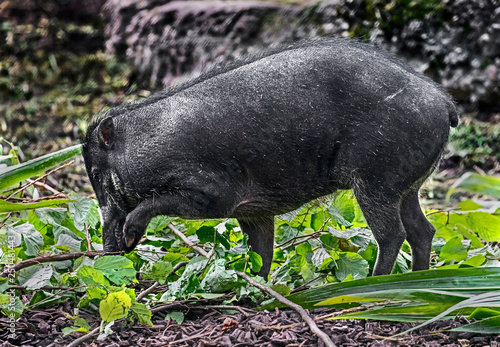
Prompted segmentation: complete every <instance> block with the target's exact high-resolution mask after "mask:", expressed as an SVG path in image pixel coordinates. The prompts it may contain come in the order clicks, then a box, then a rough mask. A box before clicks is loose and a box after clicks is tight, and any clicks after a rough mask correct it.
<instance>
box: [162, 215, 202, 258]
mask: <svg viewBox="0 0 500 347" xmlns="http://www.w3.org/2000/svg"><path fill="white" fill-rule="evenodd" d="M168 227H169V228H170V230H172V232H173V233H174V234H175V235H177V236H178V237H179V238H180V239H181V240H182V241H183V242H184V243H185V244H186V245H188V246H189V247H191V248H192V249H194V250H195V251H196V252H198V253H200V254H201V255H203V256H205V257H207V258H208V257H209V256H210V255H209V253H208V252H207V251H205V250H204V249H203V248H201V247H200V246H197V245H195V244H194V243H193V242H191V240H189V239H188V238H187V237H186V235H184V234H183V233H181V232H180V230H179V229H177V228H176V227H175V226H174V225H173V224H172V223H170V224H169V225H168Z"/></svg>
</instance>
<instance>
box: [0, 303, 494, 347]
mask: <svg viewBox="0 0 500 347" xmlns="http://www.w3.org/2000/svg"><path fill="white" fill-rule="evenodd" d="M68 308H69V307H64V305H60V307H58V308H50V309H46V310H43V311H30V312H29V314H25V315H23V316H22V317H21V318H20V320H19V321H18V322H17V323H16V338H15V339H8V337H7V335H8V334H9V332H8V330H7V328H8V322H7V320H6V319H5V317H3V318H1V319H0V347H10V346H26V347H28V346H34V347H35V346H36V347H40V346H66V345H68V344H69V343H71V342H72V341H74V340H75V339H76V338H78V337H80V336H82V335H83V333H73V334H71V335H68V336H63V334H62V332H61V330H62V329H63V328H64V327H67V326H72V325H73V321H72V320H71V319H68V318H66V316H65V314H68V313H69V312H71V311H67V310H66V309H68ZM331 312H333V310H328V309H318V310H315V311H312V312H311V315H312V316H313V317H319V316H322V315H325V314H328V313H331ZM167 313H168V312H165V311H163V312H157V313H155V314H154V315H153V319H152V321H153V324H154V327H150V326H145V325H138V324H136V325H134V326H126V324H125V322H123V324H120V323H119V322H118V323H116V324H115V325H114V326H113V328H112V329H113V331H114V333H113V334H112V335H110V336H108V337H107V338H105V339H104V340H102V341H98V340H97V336H93V338H92V339H89V340H87V341H85V342H84V343H82V344H81V345H80V346H107V347H118V346H146V347H155V346H176V347H177V346H197V347H203V346H232V347H243V346H276V347H278V346H289V347H292V346H297V347H298V346H324V344H323V343H322V341H319V340H318V339H317V337H316V336H314V335H313V334H312V333H311V332H310V330H309V328H308V327H307V326H306V325H305V324H303V323H302V321H301V319H300V318H299V316H298V314H297V313H295V312H294V311H290V310H274V311H271V312H267V311H263V312H251V311H249V310H248V311H247V310H244V311H242V313H235V314H223V313H221V312H219V311H218V310H213V309H202V310H201V309H199V308H190V309H189V311H187V312H185V314H186V316H185V320H184V322H183V323H182V324H181V325H178V324H177V323H176V322H174V321H171V320H165V319H164V317H165V315H166V314H167ZM80 317H82V318H84V319H86V321H87V322H88V323H89V324H90V325H91V326H92V328H95V327H97V326H98V325H99V322H98V319H97V316H96V315H95V314H90V313H86V312H85V311H80ZM460 325H462V324H461V323H460V322H459V321H455V320H453V321H450V320H448V321H440V322H436V323H434V324H431V325H429V326H427V327H424V328H422V329H419V330H416V331H413V332H411V333H409V334H407V335H405V336H404V337H397V338H391V336H393V335H395V334H397V333H399V332H402V331H404V330H406V329H408V328H411V327H413V326H415V324H408V323H394V322H378V321H363V320H336V321H331V320H322V321H319V322H318V326H319V327H320V328H321V329H322V330H323V331H324V332H326V333H327V334H328V335H329V336H330V337H331V339H332V340H333V341H334V342H335V344H336V345H337V346H436V347H437V346H449V347H452V346H453V347H466V346H490V347H500V336H497V335H481V334H475V333H463V332H460V333H459V332H450V331H446V330H449V329H452V328H455V327H458V326H460ZM279 326H281V327H279ZM384 337H385V338H384ZM387 337H388V338H387Z"/></svg>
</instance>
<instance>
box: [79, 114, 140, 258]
mask: <svg viewBox="0 0 500 347" xmlns="http://www.w3.org/2000/svg"><path fill="white" fill-rule="evenodd" d="M119 127H120V125H119V122H118V121H117V118H115V117H112V116H109V117H106V118H102V119H100V120H98V121H97V122H95V123H94V124H92V125H91V126H90V127H89V128H88V130H87V134H86V137H85V141H84V143H83V152H82V154H83V158H84V160H85V167H86V169H87V174H88V175H89V178H90V182H91V183H92V187H93V188H94V191H95V193H96V196H97V200H98V201H99V206H100V214H101V222H102V230H103V246H104V251H106V252H120V251H125V252H130V251H131V250H132V249H134V247H135V246H136V245H137V242H138V241H139V239H140V237H141V236H142V234H140V235H139V234H138V235H128V237H126V236H125V235H124V232H123V225H124V224H125V219H126V217H127V215H128V214H129V213H130V212H131V211H132V210H133V209H134V208H135V206H137V204H138V200H137V196H134V194H132V192H133V191H134V190H133V189H132V187H131V182H130V181H131V180H130V179H129V177H128V167H127V162H126V156H125V149H124V146H125V141H124V139H123V138H122V136H123V133H122V131H119Z"/></svg>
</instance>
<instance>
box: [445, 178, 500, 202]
mask: <svg viewBox="0 0 500 347" xmlns="http://www.w3.org/2000/svg"><path fill="white" fill-rule="evenodd" d="M457 188H460V189H465V190H468V191H470V192H475V193H479V194H483V195H489V196H492V197H494V198H497V199H500V177H494V176H484V175H480V174H477V173H474V172H466V173H465V174H463V175H462V177H460V179H458V180H457V181H456V182H455V183H454V184H453V185H452V186H451V188H450V189H449V190H448V193H447V194H446V201H447V202H448V201H449V200H450V196H451V194H452V193H453V192H454V191H455V189H457Z"/></svg>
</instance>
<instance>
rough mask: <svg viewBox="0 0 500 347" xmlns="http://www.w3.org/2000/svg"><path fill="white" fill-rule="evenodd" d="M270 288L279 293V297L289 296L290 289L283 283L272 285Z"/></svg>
mask: <svg viewBox="0 0 500 347" xmlns="http://www.w3.org/2000/svg"><path fill="white" fill-rule="evenodd" d="M271 288H272V289H274V290H275V291H277V292H278V293H280V294H281V295H290V292H291V289H290V287H289V286H287V285H286V284H283V283H278V284H273V285H272V286H271Z"/></svg>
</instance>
